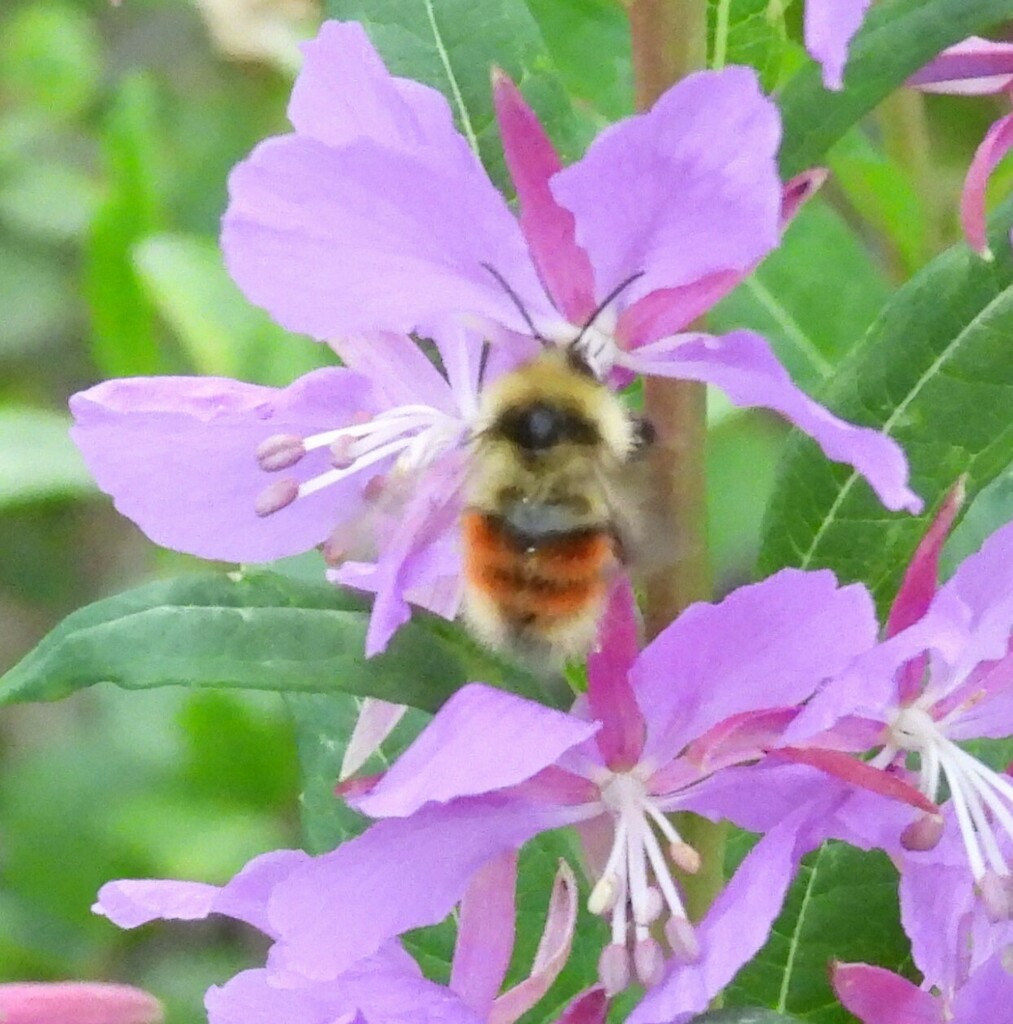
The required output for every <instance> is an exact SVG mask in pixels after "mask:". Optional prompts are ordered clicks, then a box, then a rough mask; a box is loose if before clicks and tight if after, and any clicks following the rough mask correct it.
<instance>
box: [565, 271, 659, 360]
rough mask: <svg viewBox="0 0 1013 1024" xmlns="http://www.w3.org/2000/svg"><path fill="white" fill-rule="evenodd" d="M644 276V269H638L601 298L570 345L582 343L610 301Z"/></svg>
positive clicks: (571, 346)
mask: <svg viewBox="0 0 1013 1024" xmlns="http://www.w3.org/2000/svg"><path fill="white" fill-rule="evenodd" d="M643 276H644V271H643V270H638V271H637V272H636V273H635V274H630V276H629V277H628V278H626V280H625V281H621V282H620V283H619V284H617V285H616V286H615V288H613V289H612V291H610V292H609V293H608V295H606V296H605V298H604V299H602V300H601V302H600V303H599V304H598V308H597V309H595V311H594V312H593V313H592V314H591V315H590V316H589V317H588V318H587V321H586V322H585V324H584V326H583V327H581V329H580V334H578V335H577V337H576V338H574V339H573V341H571V342H570V345H569V347H570V348H576V347H577V345H579V344H580V342H581V339H582V338H583V337H584V335H585V334H587V332H588V331H589V330H590V329H591V327H592V326H593V325H594V322H595V320H597V319H598V317H600V316H601V315H602V313H604V312H605V310H606V309H607V308H608V305H609V303H610V302H612V301H613V300H614V299H617V298H619V296H620V295H622V293H623V292H624V291H626V289H627V288H629V286H630V285H631V284H633V282H634V281H636V280H637V279H638V278H641V277H643Z"/></svg>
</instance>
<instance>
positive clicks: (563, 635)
mask: <svg viewBox="0 0 1013 1024" xmlns="http://www.w3.org/2000/svg"><path fill="white" fill-rule="evenodd" d="M461 529H462V540H463V549H464V575H465V584H466V587H465V590H466V607H465V611H466V614H467V617H468V619H469V620H470V622H471V625H472V627H473V628H474V629H475V630H476V632H478V634H479V635H480V636H481V637H482V638H483V639H485V640H486V641H487V642H488V643H491V644H492V645H493V646H496V647H504V646H510V645H511V644H517V643H521V644H527V643H532V642H535V643H537V642H543V643H545V644H549V645H553V646H556V647H559V648H560V653H561V654H563V655H564V656H574V655H578V654H581V653H583V649H586V648H587V647H589V646H590V644H591V643H593V641H594V633H595V629H596V627H597V623H598V618H599V616H600V614H601V610H602V607H603V604H604V600H605V595H606V591H607V588H608V583H609V579H610V577H611V575H612V572H613V571H614V569H615V567H616V566H617V564H618V559H617V556H616V542H615V539H614V537H613V536H612V534H611V532H610V531H609V530H607V529H603V528H589V529H580V530H574V531H572V532H569V533H561V534H559V535H557V536H554V537H552V538H551V539H546V538H542V539H541V540H540V541H539V542H538V543H537V544H532V543H530V542H528V541H526V540H525V539H524V538H523V537H518V536H517V535H516V533H514V532H511V531H510V529H509V528H508V527H507V526H505V524H504V523H503V522H502V520H500V519H498V518H497V517H494V516H490V515H488V514H486V513H483V512H480V511H476V510H469V511H467V512H465V513H464V515H463V517H462V523H461Z"/></svg>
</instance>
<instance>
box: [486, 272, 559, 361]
mask: <svg viewBox="0 0 1013 1024" xmlns="http://www.w3.org/2000/svg"><path fill="white" fill-rule="evenodd" d="M481 266H483V267H484V268H485V269H486V270H488V271H489V273H490V274H492V276H493V277H494V278H496V280H497V281H498V282H499V285H500V287H501V288H502V289H503V291H505V292H506V293H507V295H508V296H509V297H510V301H511V302H512V303H513V304H514V305H515V306H516V307H517V311H518V312H519V313H520V315H521V316H522V317H524V322H525V323H526V324H527V325H528V329H529V330H530V331H531V335H532V337H534V338H536V339H537V340H538V341H540V342H541V343H542V347H543V348H550V347H551V345H552V343H551V342H550V341H549V340H548V338H546V337H545V336H544V335H543V334H542V333H541V332H540V331H539V330H538V328H537V327H535V322H534V320H532V319H531V314H530V313H529V312H528V311H527V310H526V309H525V308H524V303H523V302H521V299H520V296H519V295H518V294H517V292H515V291H514V290H513V288H511V287H510V283H509V282H508V281H507V279H506V278H505V277H504V276H503V275H502V274H501V273H500V272H499V271H498V270H497V269H496V268H495V267H494V266H492V265H491V264H489V263H483V264H481Z"/></svg>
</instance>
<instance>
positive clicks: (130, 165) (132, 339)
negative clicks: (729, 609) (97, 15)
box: [84, 76, 162, 377]
mask: <svg viewBox="0 0 1013 1024" xmlns="http://www.w3.org/2000/svg"><path fill="white" fill-rule="evenodd" d="M155 110H156V98H155V94H154V89H153V87H152V85H151V83H150V81H149V80H148V79H146V78H144V77H143V76H135V77H133V78H128V79H127V80H126V81H125V82H124V83H123V85H122V86H121V90H120V94H119V96H118V97H117V99H116V102H115V104H114V106H113V109H112V111H111V112H110V114H109V119H108V123H107V126H106V131H105V137H104V139H103V143H104V150H105V157H106V163H107V166H108V186H109V192H108V195H107V197H106V199H105V200H104V201H103V202H102V203H101V204H100V205H99V209H98V211H97V213H96V215H95V219H94V221H93V222H92V227H91V235H90V238H89V239H88V245H87V249H86V266H85V289H84V290H85V296H86V298H87V300H88V305H89V309H90V311H91V319H92V353H93V355H94V358H95V362H96V363H97V364H98V367H99V369H100V370H101V371H102V372H103V373H105V374H107V375H109V376H111V377H126V376H134V375H141V374H148V373H156V372H158V371H159V370H160V369H161V368H162V366H161V359H160V356H159V353H158V349H157V346H156V342H155V336H154V325H153V316H152V308H151V304H150V303H149V302H148V300H147V298H146V297H145V296H144V295H143V293H142V292H141V289H140V285H139V284H138V281H137V276H136V274H135V273H134V267H133V262H132V250H133V247H134V245H135V244H136V242H137V241H138V240H139V239H141V238H143V237H145V236H146V235H149V234H151V233H152V232H153V231H155V230H156V229H157V226H158V219H159V210H158V189H157V185H156V181H155V158H154V151H155V141H154V140H155V133H156V131H157V125H156V123H155V122H156V114H155Z"/></svg>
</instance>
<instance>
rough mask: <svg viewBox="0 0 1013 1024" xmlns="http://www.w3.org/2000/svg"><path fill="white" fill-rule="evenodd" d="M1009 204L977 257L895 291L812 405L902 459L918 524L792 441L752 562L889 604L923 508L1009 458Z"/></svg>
mask: <svg viewBox="0 0 1013 1024" xmlns="http://www.w3.org/2000/svg"><path fill="white" fill-rule="evenodd" d="M1011 219H1013V204H1007V206H1006V208H1005V209H1004V211H1002V212H1001V214H1000V216H999V217H998V218H997V219H996V221H995V224H994V231H993V235H992V242H993V247H994V250H995V253H996V257H995V259H994V260H991V261H986V260H983V259H981V258H980V257H979V256H977V255H976V254H974V253H972V252H971V251H970V250H969V249H968V248H967V246H966V245H964V244H963V243H961V244H958V245H956V246H954V247H953V248H952V249H950V250H948V251H947V252H945V253H944V254H943V255H941V256H940V257H938V258H937V259H936V260H934V261H933V262H932V263H931V264H929V265H928V266H927V267H926V268H925V269H924V270H923V271H922V272H921V273H919V274H918V275H917V276H916V277H914V278H913V279H912V280H911V281H910V282H908V283H907V284H906V285H905V286H904V287H903V288H901V289H900V290H899V291H898V292H897V294H896V296H895V297H894V299H893V300H892V301H891V302H890V303H889V305H887V307H886V308H885V309H884V310H883V313H882V315H881V316H880V318H879V319H878V320H877V321H876V323H875V324H873V326H872V328H871V329H870V331H869V333H868V335H867V336H866V338H865V340H864V341H863V343H862V345H861V346H860V348H858V349H857V350H856V351H855V352H854V353H853V354H852V356H851V357H850V358H849V359H848V360H847V361H846V362H845V363H844V364H842V366H841V367H840V369H839V371H838V373H837V375H836V377H835V379H834V381H833V383H832V384H831V386H830V387H829V388H828V389H827V391H826V392H825V393H824V394H823V395H822V396H821V399H822V400H823V401H825V402H826V404H827V405H828V406H829V407H830V408H831V409H832V410H833V411H834V412H836V413H837V414H838V415H840V416H842V417H844V419H846V420H851V421H853V422H857V423H862V424H865V425H867V426H872V427H876V428H878V429H880V430H882V431H883V432H884V433H885V434H887V435H888V436H890V437H892V438H894V439H895V440H896V441H897V442H898V443H899V444H900V445H901V447H902V448H903V449H904V450H905V452H906V453H907V457H908V460H909V462H910V465H911V479H912V487H913V488H914V490H915V491H916V492H917V493H918V494H920V495H922V497H923V498H925V499H926V504H927V511H926V514H925V515H924V516H923V517H922V518H920V519H919V518H916V517H913V516H907V515H903V514H891V513H889V512H887V511H885V510H884V509H883V508H882V507H881V506H880V504H879V502H878V501H877V500H876V499H875V498H874V496H873V495H872V492H871V490H870V489H869V487H868V486H867V485H866V484H865V482H864V481H862V480H861V479H860V477H859V476H858V475H857V474H856V473H855V472H853V471H851V470H850V469H848V468H846V467H844V466H842V465H839V464H836V463H831V462H829V461H828V460H827V459H826V458H825V457H824V456H823V455H822V454H821V453H820V452H819V451H818V450H817V448H816V446H815V444H813V443H812V442H811V441H810V440H809V439H807V438H806V439H802V438H801V437H800V436H798V435H794V436H793V440H792V441H791V442H789V445H788V449H787V453H786V456H785V459H784V461H783V463H782V468H781V472H780V476H779V481H778V484H777V486H776V488H775V492H774V496H773V498H772V500H771V504H770V507H769V509H768V514H767V521H766V524H765V531H764V532H765V537H764V544H763V548H762V550H761V555H760V570H761V572H762V573H764V574H766V573H769V572H772V571H774V570H775V569H778V568H781V567H782V566H785V565H796V566H800V567H802V568H815V567H819V566H828V567H830V568H832V569H834V570H836V571H837V572H838V573H839V574H840V575H841V576H843V577H844V578H845V579H847V580H856V579H862V580H864V581H865V582H866V583H867V584H868V585H869V586H870V588H871V589H872V590H873V592H874V594H875V595H876V597H877V599H878V600H879V601H880V603H881V604H884V603H885V602H886V601H888V600H889V598H890V597H891V596H892V594H893V592H894V590H895V589H896V585H897V584H898V582H899V579H900V575H901V573H902V572H903V569H904V566H905V565H906V564H907V561H908V559H909V557H910V555H911V552H912V551H913V550H914V547H915V545H916V544H917V542H918V540H919V538H920V537H921V535H922V533H923V531H924V529H925V525H926V519H927V516H928V515H929V514H930V513H931V511H932V508H933V506H934V505H935V504H936V503H937V502H938V501H939V500H941V498H942V495H943V494H944V493H945V492H946V491H947V490H948V489H949V488H950V487H951V486H952V484H953V482H954V481H955V480H956V479H957V477H959V476H960V475H961V474H962V473H967V474H968V491H969V494H970V495H971V496H972V497H973V495H974V494H975V493H976V492H977V491H978V490H980V489H981V488H982V487H984V486H985V485H986V484H988V483H989V482H990V481H991V480H993V479H994V478H995V477H997V476H998V475H1000V474H1001V473H1002V472H1003V471H1004V470H1005V469H1006V467H1007V466H1009V465H1010V463H1011V462H1013V420H1011V418H1010V415H1009V410H1010V408H1011V407H1013V345H1011V344H1010V341H1009V339H1010V337H1011V335H1013V254H1011V252H1010V242H1009V227H1010V221H1011Z"/></svg>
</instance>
